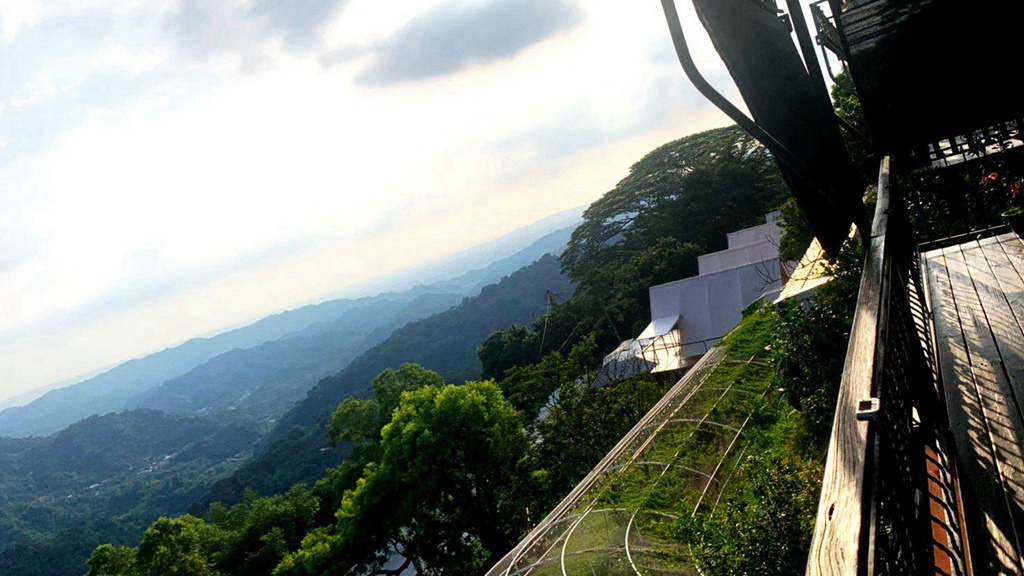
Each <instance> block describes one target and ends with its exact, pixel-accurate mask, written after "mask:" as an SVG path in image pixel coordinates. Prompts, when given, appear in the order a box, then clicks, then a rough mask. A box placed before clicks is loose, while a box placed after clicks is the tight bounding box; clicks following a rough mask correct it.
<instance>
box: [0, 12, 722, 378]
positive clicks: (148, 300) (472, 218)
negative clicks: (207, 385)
mask: <svg viewBox="0 0 1024 576" xmlns="http://www.w3.org/2000/svg"><path fill="white" fill-rule="evenodd" d="M323 5H324V6H330V10H331V12H330V13H331V14H337V15H339V16H337V17H336V19H335V20H333V21H331V22H329V23H328V24H325V25H324V26H322V27H320V28H322V34H323V36H322V38H321V40H322V42H321V44H320V49H321V50H323V49H336V48H339V47H345V46H355V47H357V48H356V56H355V57H353V58H352V59H351V60H347V61H345V62H343V63H341V64H338V65H332V66H323V65H321V63H320V60H321V57H322V56H323V54H322V51H321V52H318V51H317V50H311V51H305V52H303V51H300V50H284V49H282V50H277V51H272V52H270V54H271V55H272V58H269V59H264V60H263V65H262V66H257V67H249V68H246V67H244V66H238V65H236V64H237V62H233V61H230V59H237V58H238V56H237V54H234V53H233V54H232V55H228V56H225V57H224V58H220V57H218V58H207V59H199V60H196V59H195V57H194V56H195V55H194V54H183V53H181V52H180V51H178V50H179V48H180V46H179V45H177V44H175V42H174V41H173V39H172V38H171V37H170V34H171V33H172V32H173V30H171V29H169V28H168V27H167V26H166V25H163V24H159V23H156V24H155V23H154V22H160V21H159V19H157V20H156V21H154V20H153V19H154V18H157V17H158V16H159V17H165V18H169V17H171V15H172V12H171V11H168V10H170V9H165V10H164V12H148V13H147V12H146V10H149V8H147V7H148V6H151V4H150V3H141V4H139V3H135V4H134V5H133V6H128V7H127V8H124V9H123V10H121V11H120V12H119V11H116V10H114V9H113V8H112V7H109V6H107V7H106V8H104V5H103V3H101V2H93V4H92V5H90V7H89V10H90V11H92V12H90V14H91V13H93V12H102V13H103V14H104V16H103V17H104V18H107V19H110V22H109V26H108V29H109V30H110V32H109V35H108V37H105V38H104V39H103V40H102V41H101V42H98V43H96V44H95V49H94V50H93V51H92V52H89V53H85V54H82V55H79V58H81V61H82V62H85V63H86V64H85V65H84V66H82V67H81V69H76V70H77V72H78V78H79V80H81V81H80V82H78V83H77V84H76V83H68V84H67V88H66V90H65V89H64V88H63V86H65V85H64V84H61V88H53V86H54V84H55V83H50V84H46V82H45V81H44V80H45V79H46V78H48V77H49V76H48V75H47V74H48V69H46V68H45V67H44V69H42V70H40V71H39V74H37V75H36V76H35V78H36V80H35V82H36V83H35V84H34V86H35V88H34V89H33V90H32V91H29V92H28V94H34V95H36V96H35V97H36V98H37V99H45V98H46V94H47V91H46V90H44V89H43V88H45V87H46V86H50V87H51V88H52V90H51V92H59V93H60V97H58V98H54V97H53V94H52V93H51V95H50V98H51V99H52V100H53V101H54V102H55V104H54V106H61V105H63V102H64V100H62V99H63V98H64V97H65V96H67V98H68V99H76V98H78V97H79V96H80V91H81V90H84V87H85V86H90V87H91V88H90V89H92V90H93V91H99V92H102V91H103V90H104V89H105V88H106V86H107V85H108V84H107V80H106V78H107V77H106V76H104V74H111V73H113V74H122V75H123V76H125V77H127V78H128V80H124V79H123V78H122V81H127V82H128V84H127V88H125V87H122V88H119V89H124V90H125V94H126V95H125V96H124V97H123V98H120V99H113V100H112V103H108V104H105V105H103V106H99V105H95V106H92V105H90V106H85V107H83V108H82V110H81V115H80V116H76V117H74V118H73V122H69V123H68V125H67V126H61V127H60V130H59V131H57V132H56V136H55V138H53V139H52V141H48V142H47V143H46V146H45V147H44V148H42V149H40V150H38V151H37V152H33V154H32V155H31V156H29V155H28V154H20V155H19V151H20V150H21V149H22V148H21V147H22V145H23V143H24V142H23V141H24V140H25V139H27V138H29V136H31V134H29V133H28V132H29V131H30V130H25V131H18V132H14V133H5V132H2V131H0V136H2V137H3V139H4V140H6V141H8V142H9V145H8V146H7V148H6V149H0V158H4V154H8V155H9V156H8V161H7V163H6V164H4V163H0V181H2V182H4V186H3V188H0V201H2V202H3V203H4V206H5V213H4V214H5V216H6V218H7V219H6V220H4V219H0V240H3V241H4V243H5V244H8V239H12V240H11V241H10V245H13V246H16V247H17V248H18V257H17V258H14V259H11V260H10V262H7V263H5V262H3V261H0V301H2V302H5V306H4V310H3V311H2V312H0V383H3V384H2V386H7V387H9V389H0V397H2V396H6V395H9V394H14V393H16V392H18V391H20V390H21V389H23V388H25V387H29V386H33V385H44V384H48V383H49V382H50V381H53V380H57V379H61V378H64V377H68V376H70V375H72V374H74V373H80V372H85V371H88V370H90V369H92V368H95V367H97V366H99V365H104V364H110V363H113V362H116V361H119V360H122V359H124V358H126V357H129V356H132V355H135V354H138V353H141V352H143V351H148V350H153V349H157V348H159V347H161V346H166V345H170V344H173V343H175V342H177V341H180V340H184V339H186V338H188V337H190V336H194V335H196V334H200V333H207V332H210V331H212V330H215V329H217V328H218V327H223V326H227V325H232V324H236V323H238V322H242V321H245V320H247V319H254V318H256V317H258V316H260V315H264V314H267V313H270V312H273V311H278V310H281V309H284V308H288V307H293V306H296V305H300V304H303V303H306V302H308V301H311V300H316V299H317V298H320V297H323V296H324V295H326V294H330V293H333V292H336V291H338V290H339V289H341V288H343V287H344V286H346V285H349V284H354V283H356V282H358V281H360V280H364V279H367V278H370V277H372V276H376V275H381V274H384V273H387V272H392V271H396V270H398V269H399V268H401V267H405V266H409V265H412V264H415V263H417V262H420V261H423V260H426V259H430V258H435V257H438V256H442V255H444V254H447V253H451V252H453V251H455V250H458V249H462V248H466V247H469V246H471V245H473V244H476V243H479V242H482V241H486V240H488V239H490V238H493V237H496V236H497V235H500V234H502V233H505V232H509V231H512V230H514V229H516V228H518V227H520V226H522V225H525V224H527V223H529V222H531V221H534V220H537V219H539V218H542V217H544V216H546V215H549V214H552V213H554V212H557V211H560V210H564V209H568V208H571V207H574V206H578V205H580V204H582V203H585V202H588V201H592V200H594V199H596V198H597V197H598V196H600V195H601V194H602V193H603V192H605V191H607V190H608V189H610V188H611V187H612V186H613V185H614V183H615V182H616V181H617V180H618V179H619V178H621V177H622V176H624V175H625V173H626V169H627V168H628V166H629V165H630V164H632V163H633V162H634V161H636V160H637V159H638V158H639V157H640V156H641V155H642V154H644V153H646V152H647V151H649V150H650V149H651V148H653V147H655V146H657V145H659V144H661V143H663V142H665V141H667V140H670V139H672V138H675V137H679V136H681V135H682V134H685V133H688V132H692V131H695V130H700V129H706V128H709V127H711V125H713V124H721V123H722V119H721V117H720V116H716V115H713V114H709V113H708V110H707V107H706V106H704V105H703V104H701V105H699V106H698V105H693V104H688V102H701V99H700V98H699V96H697V95H696V94H695V92H694V91H693V90H692V89H691V88H689V85H688V83H687V81H686V80H685V78H684V77H683V75H682V72H681V71H680V70H679V69H678V65H677V64H675V63H673V62H671V61H669V62H665V61H664V59H660V60H659V59H658V58H654V57H652V55H653V54H657V53H663V52H664V51H665V50H666V46H667V45H669V40H668V32H667V30H666V28H665V25H664V22H663V17H662V14H661V12H660V9H659V7H658V6H657V5H656V4H652V5H646V4H645V5H643V6H642V7H641V6H640V5H625V4H619V3H608V2H602V1H601V0H592V1H590V2H585V3H583V4H582V5H583V8H584V10H585V12H586V14H585V18H584V19H583V20H582V22H583V23H582V24H580V26H579V27H577V28H575V29H573V30H571V31H568V32H566V33H564V34H561V35H558V36H554V37H551V38H549V39H547V40H545V41H544V42H540V43H536V44H534V45H531V46H529V47H528V48H525V49H523V50H522V51H520V52H518V53H516V55H515V56H514V57H510V58H508V59H505V60H501V61H495V62H492V63H490V64H488V65H486V66H479V67H471V68H466V69H462V70H459V71H455V72H452V73H451V74H449V75H448V76H444V77H435V78H430V79H426V80H422V81H419V82H414V83H411V84H409V83H407V84H400V85H398V86H390V87H387V86H384V87H382V86H378V87H366V86H360V85H358V84H357V83H356V82H354V78H355V77H356V76H357V75H358V74H360V73H361V71H362V70H363V67H364V66H365V65H366V64H367V60H366V58H363V57H361V56H359V54H358V51H359V50H361V49H362V48H359V47H366V46H374V45H375V43H378V42H381V41H383V40H384V39H386V38H388V37H389V36H390V35H391V34H393V33H394V32H395V31H396V30H400V29H402V28H403V26H404V25H405V23H406V22H408V21H409V20H411V19H412V18H414V17H416V16H417V15H420V14H422V13H425V12H427V11H429V10H432V9H434V7H436V5H437V3H434V4H430V3H422V2H415V1H413V0H396V1H395V2H394V3H387V5H384V4H382V3H379V2H375V1H372V0H351V1H350V2H348V3H344V2H341V3H338V2H325V3H324V4H323ZM217 7H218V8H217V10H224V11H227V12H225V14H226V15H228V16H230V15H231V14H232V12H231V10H244V9H247V7H248V5H247V4H245V3H244V2H241V3H239V2H220V3H218V4H217ZM83 9H84V8H83ZM104 10H106V11H105V12H104ZM153 10H155V9H153ZM325 10H326V8H325ZM335 10H340V11H339V12H337V13H336V12H335ZM196 17H200V16H196ZM4 22H6V20H5V21H4ZM320 28H318V30H319V29H320ZM235 32H237V33H238V35H237V36H231V37H230V38H228V40H230V42H233V43H234V44H231V46H232V47H233V48H232V49H233V50H234V49H235V48H237V47H248V48H253V49H257V48H258V50H257V51H258V52H260V53H261V54H264V55H266V54H267V53H266V52H264V49H265V48H266V46H267V44H266V42H263V41H262V40H260V39H259V38H257V37H255V36H252V35H250V34H249V32H252V30H249V29H248V28H247V29H245V30H242V31H239V30H238V29H236V30H235ZM235 32H232V34H234V33H235ZM243 32H244V33H243ZM211 38H213V37H211ZM250 41H252V42H257V43H258V44H259V45H258V46H256V45H255V44H248V42H250ZM271 43H272V42H271ZM176 47H177V48H176ZM239 50H242V52H245V50H243V49H242V48H239ZM65 77H72V76H71V75H70V74H65V75H64V76H61V78H65ZM142 77H145V78H146V80H145V83H143V81H142V80H139V79H137V78H142ZM62 90H63V92H62ZM111 90H113V88H111ZM24 97H25V98H27V97H28V96H24ZM25 108H28V106H27V104H26V105H25ZM681 110H682V111H686V114H683V113H681V112H679V111H681ZM12 113H13V104H12V107H11V109H8V110H7V111H4V112H3V114H0V130H2V126H3V124H2V122H3V119H4V117H5V116H7V115H11V114H12ZM22 126H29V127H30V129H34V126H33V125H32V124H30V123H29V124H22ZM11 155H13V156H11ZM12 157H13V158H14V159H15V160H13V161H12V160H10V158H12ZM175 286H180V290H175V289H174V287H175ZM118 303H120V307H118ZM99 311H103V316H102V317H101V318H97V317H96V314H99ZM42 365H45V366H47V368H46V371H43V370H42V369H40V368H34V367H33V366H42Z"/></svg>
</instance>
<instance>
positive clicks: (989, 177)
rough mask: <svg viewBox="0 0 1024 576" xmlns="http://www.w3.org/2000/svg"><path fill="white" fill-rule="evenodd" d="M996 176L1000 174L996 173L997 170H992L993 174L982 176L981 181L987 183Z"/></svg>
mask: <svg viewBox="0 0 1024 576" xmlns="http://www.w3.org/2000/svg"><path fill="white" fill-rule="evenodd" d="M996 178H999V174H997V173H995V172H992V173H991V174H989V175H988V176H982V177H981V183H982V184H985V183H986V182H988V181H989V180H995V179H996Z"/></svg>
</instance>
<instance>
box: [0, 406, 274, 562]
mask: <svg viewBox="0 0 1024 576" xmlns="http://www.w3.org/2000/svg"><path fill="white" fill-rule="evenodd" d="M260 436H261V432H260V430H259V429H258V428H257V427H256V426H255V425H254V424H253V423H251V422H248V421H245V420H239V419H237V418H230V417H228V418H221V419H219V420H211V419H201V418H185V417H180V416H168V415H166V414H164V413H162V412H157V411H155V410H136V411H130V412H122V413H117V414H108V415H106V416H93V417H91V418H87V419H85V420H83V421H81V422H78V423H76V424H73V425H71V426H69V427H68V428H67V429H65V430H63V431H61V432H60V433H58V434H55V435H54V436H51V437H48V438H0V574H76V573H81V572H83V571H84V568H83V560H84V558H85V556H86V555H87V554H88V552H89V551H90V550H91V549H92V548H94V547H95V546H97V545H98V544H100V543H102V542H106V541H110V540H114V541H119V542H120V541H131V539H133V538H137V537H138V534H139V532H140V530H141V529H142V528H143V527H145V526H146V525H148V524H149V523H150V522H152V521H153V520H155V519H156V518H158V517H159V516H161V515H166V514H179V513H181V512H182V511H184V510H185V509H186V508H187V507H188V505H189V504H190V503H191V502H192V501H194V500H195V499H196V498H197V497H198V496H199V495H201V494H202V493H203V491H204V490H205V489H206V488H207V487H208V486H209V485H210V484H211V483H212V482H213V481H214V480H216V479H217V478H219V477H221V476H223V475H224V474H226V473H228V472H229V471H231V470H232V469H233V468H234V467H235V466H236V464H233V462H236V461H238V460H241V459H242V458H244V457H245V456H247V455H249V454H251V450H252V448H253V445H254V444H255V443H256V441H257V440H258V439H259V438H260Z"/></svg>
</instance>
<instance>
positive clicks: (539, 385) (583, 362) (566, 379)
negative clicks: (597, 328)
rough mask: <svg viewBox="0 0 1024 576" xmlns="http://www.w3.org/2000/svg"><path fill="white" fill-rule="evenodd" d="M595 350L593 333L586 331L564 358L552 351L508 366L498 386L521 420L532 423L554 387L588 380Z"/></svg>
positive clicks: (591, 372) (595, 344) (557, 388)
mask: <svg viewBox="0 0 1024 576" xmlns="http://www.w3.org/2000/svg"><path fill="white" fill-rule="evenodd" d="M596 349H597V343H596V341H595V338H594V335H593V334H590V335H588V336H587V337H586V338H584V339H583V340H582V341H581V342H580V343H579V344H577V345H576V346H574V347H573V349H572V350H571V351H570V352H569V354H568V357H563V356H562V355H561V354H560V353H558V352H552V353H551V354H548V355H547V356H545V357H544V358H543V359H542V360H541V361H540V362H538V363H536V364H527V365H524V366H516V367H513V368H511V369H510V370H509V371H508V373H507V375H506V377H505V379H504V380H502V381H501V383H500V384H499V386H501V390H502V392H503V393H504V394H505V398H506V399H508V401H509V403H510V404H512V406H513V407H514V408H515V409H516V410H518V411H519V412H520V414H521V415H522V416H523V420H524V422H525V423H526V424H532V423H533V422H534V421H535V420H536V418H537V414H538V413H539V412H540V410H541V408H543V407H544V405H545V404H546V403H547V402H548V400H549V399H550V398H551V396H552V394H554V392H555V391H556V390H559V389H561V388H563V387H570V386H575V382H576V381H577V380H580V379H584V380H586V381H587V382H589V381H590V380H591V379H592V376H593V370H591V369H592V368H593V366H592V359H593V357H594V352H595V350H596Z"/></svg>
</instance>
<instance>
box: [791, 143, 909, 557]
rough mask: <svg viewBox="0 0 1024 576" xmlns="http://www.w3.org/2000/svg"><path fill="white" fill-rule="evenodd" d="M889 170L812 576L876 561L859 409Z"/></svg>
mask: <svg viewBox="0 0 1024 576" xmlns="http://www.w3.org/2000/svg"><path fill="white" fill-rule="evenodd" d="M889 166H890V160H889V158H888V157H886V158H884V159H883V160H882V162H881V165H880V167H879V177H878V204H877V206H876V207H875V219H874V222H873V224H872V230H871V243H870V245H869V248H868V252H867V255H866V256H865V261H864V272H863V275H862V276H861V281H860V292H859V294H858V296H857V310H856V312H855V313H854V317H853V327H852V328H851V330H850V342H849V345H848V348H847V352H846V365H845V367H844V368H843V378H842V382H841V384H840V387H839V398H838V400H837V403H836V415H835V420H834V421H833V425H832V438H831V440H830V442H829V448H828V458H827V461H826V463H825V475H824V479H823V482H822V490H821V499H820V500H819V503H818V518H817V521H816V522H815V525H814V536H813V538H812V540H811V550H810V555H809V557H808V560H807V576H824V575H833V574H834V575H843V576H850V575H854V574H865V573H866V570H867V565H868V563H869V561H870V553H869V552H870V551H869V550H868V549H867V548H868V541H869V540H870V535H869V531H870V524H871V523H870V522H867V521H865V520H866V519H867V518H870V517H871V510H870V502H871V494H870V492H871V483H870V482H868V475H867V471H868V466H869V463H870V461H871V460H872V459H873V451H872V438H871V432H872V430H871V427H872V424H871V423H870V422H864V421H858V420H857V405H858V402H859V401H860V400H862V399H866V398H870V397H871V396H872V390H873V382H874V374H875V367H876V362H877V356H876V348H877V345H878V334H879V319H880V314H881V304H882V284H883V279H884V269H883V263H884V257H885V249H886V242H885V234H886V230H887V228H888V221H889V210H890V196H889V193H890V184H889V170H890V168H889Z"/></svg>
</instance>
